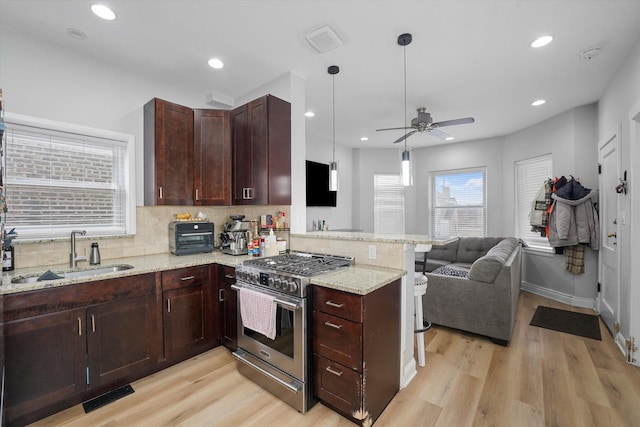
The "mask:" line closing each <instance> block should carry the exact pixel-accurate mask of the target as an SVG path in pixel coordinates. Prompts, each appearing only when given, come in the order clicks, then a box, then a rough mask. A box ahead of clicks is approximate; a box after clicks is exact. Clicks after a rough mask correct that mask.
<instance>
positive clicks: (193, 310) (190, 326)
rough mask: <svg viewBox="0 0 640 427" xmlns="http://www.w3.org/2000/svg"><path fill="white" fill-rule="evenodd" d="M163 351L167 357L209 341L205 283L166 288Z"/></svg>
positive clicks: (173, 357)
mask: <svg viewBox="0 0 640 427" xmlns="http://www.w3.org/2000/svg"><path fill="white" fill-rule="evenodd" d="M163 302H164V310H163V312H164V314H163V317H164V351H165V356H166V358H167V360H169V361H171V360H175V359H179V358H181V357H184V356H187V355H191V354H195V352H197V350H198V348H199V347H200V346H203V345H206V336H205V335H206V333H205V323H206V322H205V312H206V310H205V296H204V291H203V287H202V284H198V285H192V286H188V287H185V288H180V289H174V290H172V291H165V292H163Z"/></svg>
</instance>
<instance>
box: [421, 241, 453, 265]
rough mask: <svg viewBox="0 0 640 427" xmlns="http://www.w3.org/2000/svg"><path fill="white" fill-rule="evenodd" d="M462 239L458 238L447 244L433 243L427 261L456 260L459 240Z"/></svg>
mask: <svg viewBox="0 0 640 427" xmlns="http://www.w3.org/2000/svg"><path fill="white" fill-rule="evenodd" d="M459 240H460V239H456V240H454V241H453V242H450V243H447V244H445V245H437V244H436V245H433V246H432V247H431V250H430V251H429V255H428V256H427V262H428V261H429V260H430V259H433V260H441V261H449V262H455V261H456V256H457V254H458V242H459Z"/></svg>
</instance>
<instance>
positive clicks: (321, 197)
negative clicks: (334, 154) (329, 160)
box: [306, 160, 337, 207]
mask: <svg viewBox="0 0 640 427" xmlns="http://www.w3.org/2000/svg"><path fill="white" fill-rule="evenodd" d="M306 163H307V167H306V169H307V206H331V207H335V206H336V194H337V192H336V191H329V165H326V164H324V163H318V162H312V161H310V160H307V162H306Z"/></svg>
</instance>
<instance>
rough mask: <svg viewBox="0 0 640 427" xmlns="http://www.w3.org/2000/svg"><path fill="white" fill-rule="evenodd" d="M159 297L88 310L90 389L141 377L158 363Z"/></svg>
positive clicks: (114, 303)
mask: <svg viewBox="0 0 640 427" xmlns="http://www.w3.org/2000/svg"><path fill="white" fill-rule="evenodd" d="M155 335H156V322H155V297H154V296H153V295H148V296H142V297H138V298H131V299H127V300H124V301H116V302H112V303H107V304H101V305H98V306H94V307H91V308H89V309H88V310H87V343H88V358H89V387H90V388H95V387H97V386H99V385H102V384H107V383H109V382H112V381H115V380H119V379H122V378H126V377H128V376H131V377H137V378H139V377H140V374H141V373H144V372H145V371H148V370H150V369H151V368H152V367H153V365H154V361H156V360H157V351H158V350H157V348H156V345H155V339H154V337H155Z"/></svg>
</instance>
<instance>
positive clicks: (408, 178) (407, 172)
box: [398, 33, 413, 187]
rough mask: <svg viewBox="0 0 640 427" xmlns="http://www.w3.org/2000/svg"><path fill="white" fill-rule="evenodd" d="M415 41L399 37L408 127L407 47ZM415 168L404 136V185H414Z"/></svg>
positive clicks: (405, 121) (404, 36)
mask: <svg viewBox="0 0 640 427" xmlns="http://www.w3.org/2000/svg"><path fill="white" fill-rule="evenodd" d="M412 40H413V38H412V36H411V34H409V33H405V34H400V35H399V36H398V44H399V45H400V46H402V52H403V58H404V123H405V126H406V125H407V45H408V44H410V43H411V41H412ZM412 169H413V168H412V167H411V154H410V153H409V150H407V135H405V136H404V151H403V152H402V185H403V186H404V187H408V186H410V185H413V170H412Z"/></svg>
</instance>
